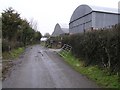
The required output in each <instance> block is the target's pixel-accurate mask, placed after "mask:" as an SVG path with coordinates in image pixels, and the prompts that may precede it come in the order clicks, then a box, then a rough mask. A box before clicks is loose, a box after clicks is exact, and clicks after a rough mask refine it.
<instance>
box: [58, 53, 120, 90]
mask: <svg viewBox="0 0 120 90" xmlns="http://www.w3.org/2000/svg"><path fill="white" fill-rule="evenodd" d="M59 55H60V56H62V57H63V58H64V60H65V61H66V62H67V63H68V64H70V65H71V66H72V67H73V68H74V69H75V70H76V71H78V72H79V73H81V74H83V75H86V76H87V77H88V78H89V79H91V80H93V81H95V82H96V83H97V84H98V85H99V86H101V87H104V88H119V89H120V82H119V81H118V76H117V75H108V74H107V73H105V72H104V71H103V70H101V69H99V68H98V66H88V67H84V62H83V60H80V59H76V58H75V57H74V56H73V55H72V54H71V53H65V52H60V53H59Z"/></svg>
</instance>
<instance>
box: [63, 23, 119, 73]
mask: <svg viewBox="0 0 120 90" xmlns="http://www.w3.org/2000/svg"><path fill="white" fill-rule="evenodd" d="M62 44H69V45H71V46H72V53H73V54H74V55H75V56H76V57H82V58H84V62H85V65H86V66H88V65H98V66H99V67H101V68H103V69H106V70H107V71H109V72H110V73H120V70H119V68H120V25H116V26H114V27H112V28H109V29H108V28H106V29H100V30H94V31H89V32H86V33H80V34H74V35H70V36H68V37H64V38H63V39H62Z"/></svg>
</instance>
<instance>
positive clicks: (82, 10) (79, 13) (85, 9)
mask: <svg viewBox="0 0 120 90" xmlns="http://www.w3.org/2000/svg"><path fill="white" fill-rule="evenodd" d="M92 11H96V12H107V13H114V14H118V9H117V8H116V9H115V8H107V7H99V6H92V5H89V6H88V5H80V6H78V7H77V8H76V9H75V11H74V12H73V15H72V17H71V19H70V23H71V22H72V21H74V20H76V19H78V18H80V17H83V16H84V15H87V14H89V13H91V12H92Z"/></svg>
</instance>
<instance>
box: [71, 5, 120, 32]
mask: <svg viewBox="0 0 120 90" xmlns="http://www.w3.org/2000/svg"><path fill="white" fill-rule="evenodd" d="M117 23H118V9H112V8H104V7H96V6H88V5H80V6H78V7H77V8H76V9H75V11H74V12H73V14H72V16H71V19H70V23H69V32H70V34H74V33H81V32H84V31H86V30H91V29H99V28H105V27H107V28H108V27H111V26H112V25H115V24H117Z"/></svg>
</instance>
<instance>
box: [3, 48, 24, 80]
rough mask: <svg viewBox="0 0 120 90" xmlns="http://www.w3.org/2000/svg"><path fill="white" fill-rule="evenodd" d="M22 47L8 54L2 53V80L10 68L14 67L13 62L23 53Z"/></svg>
mask: <svg viewBox="0 0 120 90" xmlns="http://www.w3.org/2000/svg"><path fill="white" fill-rule="evenodd" d="M24 50H25V48H24V47H19V48H17V49H13V50H11V51H9V52H3V53H2V57H3V59H2V80H4V79H5V78H6V76H7V73H8V71H9V70H10V68H11V67H12V66H14V64H13V61H15V60H17V58H18V57H19V56H20V55H21V54H22V53H23V52H24Z"/></svg>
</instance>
